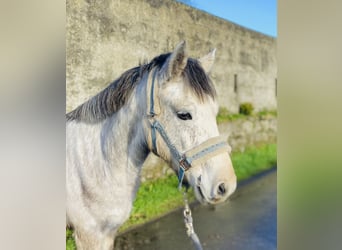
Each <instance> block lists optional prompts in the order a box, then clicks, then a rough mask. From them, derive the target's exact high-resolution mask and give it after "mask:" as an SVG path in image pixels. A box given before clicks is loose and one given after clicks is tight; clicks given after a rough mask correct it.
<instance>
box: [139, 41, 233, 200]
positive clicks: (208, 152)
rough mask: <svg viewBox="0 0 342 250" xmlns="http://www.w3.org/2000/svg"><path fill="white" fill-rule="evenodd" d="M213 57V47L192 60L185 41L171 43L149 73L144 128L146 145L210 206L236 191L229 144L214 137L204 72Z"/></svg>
mask: <svg viewBox="0 0 342 250" xmlns="http://www.w3.org/2000/svg"><path fill="white" fill-rule="evenodd" d="M214 59H215V50H213V51H212V52H210V53H209V54H208V55H206V56H204V57H202V58H200V59H199V60H196V59H193V58H189V57H188V56H187V52H186V44H185V42H182V43H180V44H179V45H178V46H176V48H175V50H174V51H173V52H172V53H170V54H168V55H167V57H166V59H165V60H164V61H163V62H162V65H160V67H158V68H155V69H154V71H153V70H152V71H153V72H150V74H149V77H148V80H147V81H148V84H147V86H148V87H147V90H146V92H147V99H148V100H147V102H148V108H147V109H148V119H147V123H146V126H145V130H146V135H147V142H148V145H149V148H150V149H151V150H152V151H153V152H154V153H155V154H157V155H158V156H160V157H161V158H163V159H164V160H165V161H166V162H168V163H169V164H170V166H171V167H172V169H173V170H174V171H175V172H176V174H178V176H179V180H180V182H182V181H184V182H186V183H188V184H190V186H192V187H193V189H194V191H195V195H196V198H197V199H198V200H199V201H200V202H201V203H211V204H216V203H219V202H223V201H225V200H226V199H227V198H228V196H230V195H231V194H232V193H233V192H234V191H235V189H236V175H235V173H234V169H233V165H232V162H231V159H230V147H229V146H228V144H227V142H226V140H225V139H224V140H222V139H221V138H220V137H218V136H219V131H218V127H217V123H216V116H217V112H218V103H217V101H216V99H215V97H216V93H215V88H214V86H213V84H212V83H211V80H210V78H209V76H208V73H209V72H210V70H211V68H212V65H213V63H214ZM184 162H185V163H184ZM183 173H184V175H183ZM183 177H184V180H183Z"/></svg>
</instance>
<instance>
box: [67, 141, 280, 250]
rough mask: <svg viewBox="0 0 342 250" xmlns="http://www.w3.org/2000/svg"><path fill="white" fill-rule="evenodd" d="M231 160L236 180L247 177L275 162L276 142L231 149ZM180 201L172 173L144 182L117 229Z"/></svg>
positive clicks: (69, 235)
mask: <svg viewBox="0 0 342 250" xmlns="http://www.w3.org/2000/svg"><path fill="white" fill-rule="evenodd" d="M232 162H233V166H234V169H235V173H236V176H237V179H238V181H240V180H244V179H247V178H249V177H251V176H253V175H255V174H258V173H260V172H262V171H264V170H266V169H269V168H271V167H273V166H275V165H276V162H277V145H276V144H267V145H261V146H255V147H250V148H247V149H246V150H245V152H242V153H241V152H234V153H233V154H232ZM189 199H190V201H193V200H194V199H195V198H194V194H193V192H192V190H189ZM182 205H183V198H182V195H181V193H180V192H179V191H178V189H177V177H176V176H174V175H172V176H167V177H165V178H162V179H158V180H155V181H149V182H145V183H143V184H142V185H141V186H140V188H139V190H138V193H137V196H136V200H135V202H134V205H133V209H132V212H131V216H130V218H129V219H128V220H127V221H126V222H125V223H124V224H123V225H122V226H121V228H120V229H119V232H123V231H126V230H128V229H129V228H132V227H135V226H138V225H141V224H143V223H146V222H147V221H150V220H153V219H156V218H158V217H161V216H163V215H164V214H166V213H168V212H170V211H172V210H174V209H176V208H179V207H181V206H182ZM66 249H67V250H72V249H76V248H75V245H74V240H73V238H72V231H71V230H70V229H67V231H66Z"/></svg>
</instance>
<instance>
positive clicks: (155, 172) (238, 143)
mask: <svg viewBox="0 0 342 250" xmlns="http://www.w3.org/2000/svg"><path fill="white" fill-rule="evenodd" d="M218 128H219V131H220V134H221V135H222V136H226V137H227V138H228V143H229V145H230V146H231V147H232V150H233V152H237V151H239V152H243V151H244V150H245V148H246V147H248V146H252V145H258V144H265V143H276V140H277V119H276V118H275V117H272V116H270V117H266V118H262V119H260V118H257V117H249V118H247V119H239V120H235V121H231V122H224V123H220V124H218ZM169 174H173V171H172V170H171V169H170V167H168V165H166V163H165V162H164V161H163V160H161V159H159V158H157V157H156V156H154V155H153V154H150V155H149V157H148V158H147V160H146V162H145V164H144V166H143V168H142V175H141V180H142V181H146V180H152V179H155V178H159V177H161V176H165V175H169Z"/></svg>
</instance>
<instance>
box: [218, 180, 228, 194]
mask: <svg viewBox="0 0 342 250" xmlns="http://www.w3.org/2000/svg"><path fill="white" fill-rule="evenodd" d="M217 193H218V194H219V195H224V194H225V193H226V187H225V185H224V183H221V184H220V185H219V186H218V189H217Z"/></svg>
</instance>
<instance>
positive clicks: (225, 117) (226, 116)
mask: <svg viewBox="0 0 342 250" xmlns="http://www.w3.org/2000/svg"><path fill="white" fill-rule="evenodd" d="M269 116H271V117H277V111H276V110H261V111H259V112H257V113H253V114H251V115H245V114H239V113H238V114H231V113H230V112H229V111H228V110H227V109H226V108H224V107H220V109H219V113H218V114H217V116H216V121H217V123H222V122H228V121H235V120H238V119H242V120H243V119H247V118H248V117H258V118H259V119H263V118H267V117H269Z"/></svg>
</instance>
